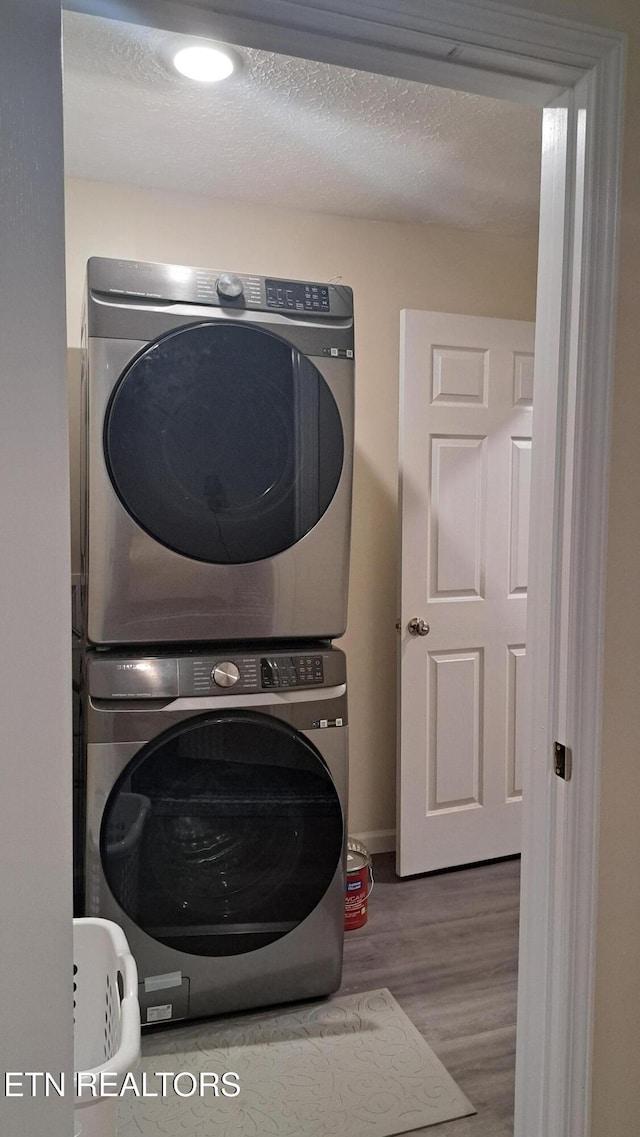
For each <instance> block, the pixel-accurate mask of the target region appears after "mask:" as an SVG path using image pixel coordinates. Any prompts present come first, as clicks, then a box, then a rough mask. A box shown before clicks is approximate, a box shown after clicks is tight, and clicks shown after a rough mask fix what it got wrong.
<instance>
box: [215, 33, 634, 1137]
mask: <svg viewBox="0 0 640 1137" xmlns="http://www.w3.org/2000/svg"><path fill="white" fill-rule="evenodd" d="M318 34H319V32H318ZM285 39H286V38H285ZM236 42H241V38H238V39H236ZM608 47H609V48H610V50H612V53H613V50H614V44H613V43H612V44H609V45H608ZM316 50H317V48H316ZM346 50H347V51H348V50H349V45H347V48H346ZM355 53H356V56H357V55H358V51H357V50H356V51H355ZM365 53H366V52H365ZM448 55H454V51H450V52H448ZM616 67H617V64H616ZM437 69H438V68H437ZM573 78H574V80H575V76H573ZM612 82H613V80H612ZM560 89H562V88H560ZM548 93H549V92H548ZM567 101H571V107H570V108H568V110H567V107H564V108H560V109H562V110H563V111H564V119H565V127H564V128H565V141H566V138H567V136H568V135H570V134H572V131H573V123H572V116H573V117H575V116H574V110H575V100H567ZM560 134H562V131H558V133H557V143H558V149H559V147H560V146H562V139H560ZM572 136H573V135H572ZM609 160H610V156H609ZM614 160H615V158H614ZM572 163H573V168H572V169H571V176H572V177H573V176H574V174H575V159H574V157H572V158H570V160H568V161H565V164H564V167H563V168H564V171H565V173H566V169H567V168H570V167H571V166H572ZM556 169H557V167H554V169H552V174H554V173H555V172H556ZM551 205H552V202H551ZM558 209H559V207H558V204H557V200H556V213H554V209H552V208H551V209H550V213H549V218H548V222H549V224H550V225H551V226H552V225H554V224H557V222H558V216H559V218H560V227H562V230H563V233H567V232H568V230H570V229H571V225H570V223H567V221H566V217H565V213H564V209H559V214H558V211H557V210H558ZM591 219H592V218H591ZM572 224H575V222H572ZM548 235H549V234H547V236H548ZM573 236H574V238H575V236H577V241H576V247H577V243H580V239H581V233H579V232H577V231H576V230H574V232H573ZM564 248H565V246H564V244H563V249H564ZM550 259H551V260H552V259H554V258H552V256H551V257H550ZM570 259H571V258H570ZM576 259H577V255H576V256H575V257H574V258H573V263H574V264H575V263H576ZM551 268H552V273H551ZM551 268H550V267H549V265H547V266H546V272H547V273H551V275H554V274H555V277H554V279H555V280H556V283H557V285H558V289H559V290H560V291H563V289H564V288H565V285H566V273H559V274H558V273H557V272H556V268H557V265H554V266H551ZM574 283H577V282H576V281H574ZM548 302H549V304H550V305H552V304H554V302H556V304H558V312H560V313H562V312H565V310H566V305H567V301H566V297H565V296H564V292H563V294H562V296H560V294H559V292H557V293H556V294H555V296H554V294H551V290H550V294H549V297H548ZM558 318H559V317H558ZM545 319H546V326H547V325H548V324H549V323H550V324H552V319H551V318H550V317H549V314H548V313H546V315H545ZM560 323H562V321H560ZM574 331H575V332H576V334H577V332H579V331H580V330H579V329H577V327H575V329H574ZM601 331H602V330H601V329H600V335H601ZM563 337H564V339H563ZM560 340H562V341H563V343H564V342H565V340H566V324H563V327H562V329H559V327H558V334H557V338H556V340H554V339H552V338H551V340H550V341H549V345H548V351H551V352H552V350H554V347H555V346H556V345H557V342H559V341H560ZM554 365H555V370H556V371H557V365H558V360H557V359H556V360H554ZM557 414H558V407H557V406H556V405H554V406H551V402H549V401H548V402H547V406H546V409H545V408H543V410H542V417H545V416H547V417H548V418H552V420H554V421H555V418H554V416H555V415H557ZM602 414H606V400H605V405H604V409H602ZM549 426H552V423H550V422H547V423H546V430H547V432H548V433H549ZM551 433H552V431H551ZM579 441H580V440H579ZM554 448H555V439H554V443H552V446H551V453H554ZM546 457H548V455H546ZM563 458H566V450H565V453H564V454H563ZM583 458H584V454H583V451H582V449H581V447H580V446H577V460H582V459H583ZM564 488H565V489H566V481H565V483H564ZM556 489H557V487H554V493H556ZM560 489H562V487H560ZM560 496H562V493H560ZM591 500H592V499H591ZM548 505H549V503H548V500H545V498H543V495H540V496H539V500H538V504H537V507H535V509H534V522H533V524H534V525H535V524H538V525H540V526H541V530H543V531H545V532H546V533H547V541H546V543H547V548H542V549H539V550H538V568H537V573H538V575H539V578H540V574H541V573H542V572H543V570H542V568H540V565H542V564H543V563H545V562H543V556H546V557H547V562H546V563H547V564H548V565H551V566H554V568H556V570H557V566H558V541H556V540H555V537H556V536H557V530H558V525H559V522H558V511H557V507H556V498H555V497H554V499H552V501H551V505H552V508H551V509H550V511H548V508H547V507H548ZM545 511H547V512H548V513H550V516H551V517H552V518H554V522H552V524H554V525H555V526H556V528H555V529H554V530H552V532H551V529H550V528H549V526H547V529H546V530H545V525H543V524H542V523H541V521H540V515H541V514H542V513H543V512H545ZM581 516H582V515H581V514H580V511H577V514H574V515H572V516H571V517H565V522H566V525H565V529H566V533H568V537H571V538H573V537H574V536H575V534H574V530H575V525H576V524H580V523H581ZM576 518H577V520H576ZM582 520H583V522H584V524H587V522H585V521H584V518H582ZM566 533H565V536H566ZM568 537H567V540H568ZM543 543H545V542H543ZM570 543H571V541H570ZM571 567H572V571H573V566H571ZM552 575H554V573H552V571H551V570H550V568H549V567H548V568H547V576H548V578H549V576H552ZM539 583H540V580H538V581H537V584H539ZM550 583H551V584H552V583H554V581H552V580H551V582H550ZM591 587H592V588H593V589H599V590H600V591H601V574H600V576H598V571H596V573H595V575H593V580H592V583H591ZM551 591H552V589H551V588H540V589H539V590H538V594H537V595H538V603H539V604H542V605H547V606H548V608H549V611H548V615H547V620H546V623H545V629H543V630H542V631H541V632H540V633H539V637H538V638H539V646H540V640H541V639H543V632H545V634H546V633H547V631H548V625H549V624H550V623H552V621H554V619H555V615H556V608H555V605H551V603H550V599H551V596H550V594H551ZM584 591H588V590H584ZM599 595H600V592H598V596H599ZM551 608H552V609H554V611H551ZM571 634H572V629H571V626H568V628H567V630H566V637H565V648H566V650H567V652H568V653H570V654H571V650H572V645H571ZM547 640H549V637H548V636H547ZM546 650H547V655H549V654H551V653H554V655H556V654H558V652H559V648H557V647H556V646H555V645H554V646H552V647H551V645H550V644H549V642H547V645H546ZM558 666H559V669H560V670H562V667H563V666H566V658H565V659H564V663H563V662H562V661H560V663H559V665H558ZM596 670H597V662H596ZM556 678H557V677H556ZM560 678H562V677H560ZM591 679H592V680H593V681H596V680H597V674H596V673H593V674H592V677H591ZM533 686H534V692H533V703H534V705H535V699H537V698H539V699H540V698H541V695H540V691H538V689H537V688H535V683H534V684H533ZM595 737H596V738H597V733H596V736H595ZM546 741H547V739H545V742H546ZM537 808H538V810H539V812H540V810H542V811H543V810H546V808H547V803H546V802H545V803H542V804H540V803H538V804H537V803H535V802H534V803H533V805H532V816H533V814H534V811H535V810H537ZM552 821H554V818H552V816H550V818H549V819H548V821H547V822H546V824H545V835H546V836H547V835H548V832H549V830H550V829H552ZM591 868H592V866H591ZM545 889H546V890H545ZM548 893H549V889H548V887H547V886H545V887H543V888H542V890H541V894H540V899H541V903H542V904H543V905H545V906H546V907H548V904H547V902H548ZM546 931H547V924H545V928H543V929H542V933H546ZM545 954H546V960H547V963H548V955H547V953H545ZM530 970H531V969H530ZM529 978H530V977H529ZM532 1081H533V1084H535V1078H533V1080H532ZM530 1131H533V1130H532V1129H530Z"/></svg>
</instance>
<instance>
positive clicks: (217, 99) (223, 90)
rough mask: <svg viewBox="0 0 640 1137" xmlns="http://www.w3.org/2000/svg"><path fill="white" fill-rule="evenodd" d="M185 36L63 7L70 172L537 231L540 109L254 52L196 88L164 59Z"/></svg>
mask: <svg viewBox="0 0 640 1137" xmlns="http://www.w3.org/2000/svg"><path fill="white" fill-rule="evenodd" d="M179 40H180V37H176V36H175V35H173V34H169V33H165V32H160V31H157V30H154V29H149V28H141V27H136V26H134V25H131V24H125V23H120V22H118V21H115V20H104V19H98V18H96V17H92V16H86V15H79V14H75V13H65V16H64V83H65V88H64V94H65V98H64V106H65V161H66V171H67V174H69V175H70V176H72V177H78V178H89V179H92V180H95V181H106V182H116V183H123V184H128V185H135V186H145V187H157V188H162V189H170V190H188V191H190V192H193V193H200V194H205V195H207V196H210V197H219V198H236V199H241V200H245V201H252V202H261V203H263V204H270V205H279V206H284V207H287V208H294V209H303V210H313V211H317V212H321V213H333V214H342V215H347V216H355V217H361V218H370V219H375V220H394V221H422V222H427V223H432V224H441V225H454V226H460V227H464V228H473V229H488V230H495V231H500V232H503V233H509V232H510V233H533V232H535V230H536V227H537V220H538V188H539V187H538V183H539V169H540V112H539V111H538V110H536V109H533V108H531V107H523V106H517V105H515V104H513V103H506V102H503V101H501V100H497V99H487V98H484V97H481V96H477V95H468V94H461V93H458V92H452V91H446V90H442V89H440V88H437V87H428V86H425V85H423V84H420V83H414V82H407V81H405V80H400V79H391V78H387V77H385V76H381V75H370V74H367V73H365V72H362V71H351V70H349V69H346V68H343V67H334V66H332V65H329V64H323V63H312V62H309V61H306V60H302V59H292V58H290V57H288V56H282V55H274V54H273V53H271V52H266V51H257V50H254V49H251V48H245V47H242V48H239V49H238V50H239V51H240V53H241V54H242V56H243V59H244V66H243V68H242V70H241V72H240V74H239V75H238V76H237V77H234V78H233V79H231V80H229V81H227V82H226V83H221V84H219V85H217V84H213V85H211V86H203V85H200V84H195V83H191V82H190V81H189V80H187V79H183V78H182V77H181V76H179V75H178V74H177V72H175V71H173V69H171V68H170V67H169V66H168V65H167V64H166V63H165V62H164V59H163V52H164V53H165V54H166V52H167V51H168V49H169V47H170V46H171V45H172V44H173V43H176V42H178V41H179ZM189 42H191V41H189Z"/></svg>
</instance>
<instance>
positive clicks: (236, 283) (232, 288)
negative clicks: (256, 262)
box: [216, 272, 244, 300]
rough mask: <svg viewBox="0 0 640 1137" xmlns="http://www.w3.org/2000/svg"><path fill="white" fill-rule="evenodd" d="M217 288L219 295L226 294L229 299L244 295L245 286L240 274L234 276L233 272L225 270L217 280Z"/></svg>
mask: <svg viewBox="0 0 640 1137" xmlns="http://www.w3.org/2000/svg"><path fill="white" fill-rule="evenodd" d="M216 289H217V291H218V295H219V296H226V297H227V299H228V300H236V299H237V298H238V296H242V293H243V290H244V286H243V284H242V281H241V280H240V277H239V276H234V275H233V273H231V272H223V274H222V276H219V277H218V279H217V281H216Z"/></svg>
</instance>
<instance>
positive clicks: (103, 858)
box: [84, 644, 348, 1023]
mask: <svg viewBox="0 0 640 1137" xmlns="http://www.w3.org/2000/svg"><path fill="white" fill-rule="evenodd" d="M84 682H85V692H86V694H85V701H86V720H85V721H86V738H87V747H86V758H87V793H86V800H87V817H86V865H85V907H86V911H87V913H88V914H90V915H99V916H103V917H106V918H108V919H112V920H115V921H116V923H118V924H120V926H121V927H122V928H123V929H124V931H125V934H126V936H127V939H128V941H129V944H130V946H131V950H132V952H133V954H134V956H135V959H136V962H137V965H138V972H139V976H140V1002H141V1007H142V1021H143V1023H157V1022H166V1021H168V1020H171V1019H184V1018H192V1017H197V1016H203V1015H213V1014H218V1013H220V1012H223V1011H232V1010H238V1009H241V1008H247V1007H259V1006H262V1005H265V1004H268V1003H279V1002H286V1001H288V1000H294V999H306V998H309V997H315V996H322V995H326V994H329V993H330V992H331V991H334V990H336V988H337V987H338V986H339V984H340V977H341V966H342V943H343V927H344V873H343V863H344V844H345V840H344V836H345V816H346V794H347V734H348V728H347V707H346V672H345V658H344V655H343V654H342V652H340V651H338V650H337V649H334V648H330V647H327V646H326V645H324V646H322V647H319V646H318V645H317V644H316V645H313V644H310V645H304V646H301V647H300V648H299V649H296V650H295V651H292V650H291V649H289V650H288V651H280V650H277V651H265V650H258V651H255V650H253V651H249V652H244V653H233V654H229V655H228V656H226V657H225V656H224V655H220V654H213V653H212V652H211V651H210V650H208V651H206V652H204V653H199V652H198V651H197V650H196V649H193V650H190V651H189V652H185V653H184V654H182V655H180V656H179V657H176V656H175V655H174V656H169V655H167V654H152V655H145V656H141V655H136V654H134V653H132V652H127V653H126V654H120V653H118V654H117V655H111V654H109V655H105V654H104V653H102V654H100V653H93V654H91V653H89V655H88V658H87V659H86V666H85V680H84Z"/></svg>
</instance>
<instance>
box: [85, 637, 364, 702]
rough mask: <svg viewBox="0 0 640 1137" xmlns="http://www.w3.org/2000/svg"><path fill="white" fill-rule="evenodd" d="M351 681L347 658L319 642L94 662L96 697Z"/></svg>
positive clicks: (96, 657)
mask: <svg viewBox="0 0 640 1137" xmlns="http://www.w3.org/2000/svg"><path fill="white" fill-rule="evenodd" d="M345 681H346V664H345V657H344V654H343V653H342V652H341V651H340V650H339V649H338V648H333V647H328V646H326V645H319V644H313V645H310V646H309V648H308V649H307V650H302V649H300V650H299V651H291V648H289V649H288V650H281V649H273V650H268V649H267V650H264V651H263V652H260V653H259V654H250V653H246V654H245V653H241V652H237V651H234V652H229V649H228V648H227V649H226V654H225V649H224V648H222V649H221V650H220V654H217V655H214V654H212V653H211V650H210V649H209V650H208V651H207V652H206V654H205V653H202V654H200V653H198V651H197V649H193V650H192V651H190V652H189V654H188V655H187V654H185V655H181V656H169V655H157V656H147V657H141V656H137V655H135V654H133V653H131V654H126V655H118V656H115V655H113V656H112V655H103V654H102V653H100V652H96V653H95V654H93V653H92V655H91V656H90V657H89V659H88V664H87V685H88V692H89V695H90V696H91V698H92V699H165V700H167V699H177V698H194V697H196V698H197V697H198V696H200V697H209V698H210V697H211V696H216V695H217V696H223V695H240V694H249V693H252V692H253V693H257V692H260V691H264V692H268V691H284V690H292V689H294V690H295V689H298V690H300V689H304V688H309V687H333V686H338V685H340V684H342V683H344V682H345Z"/></svg>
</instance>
